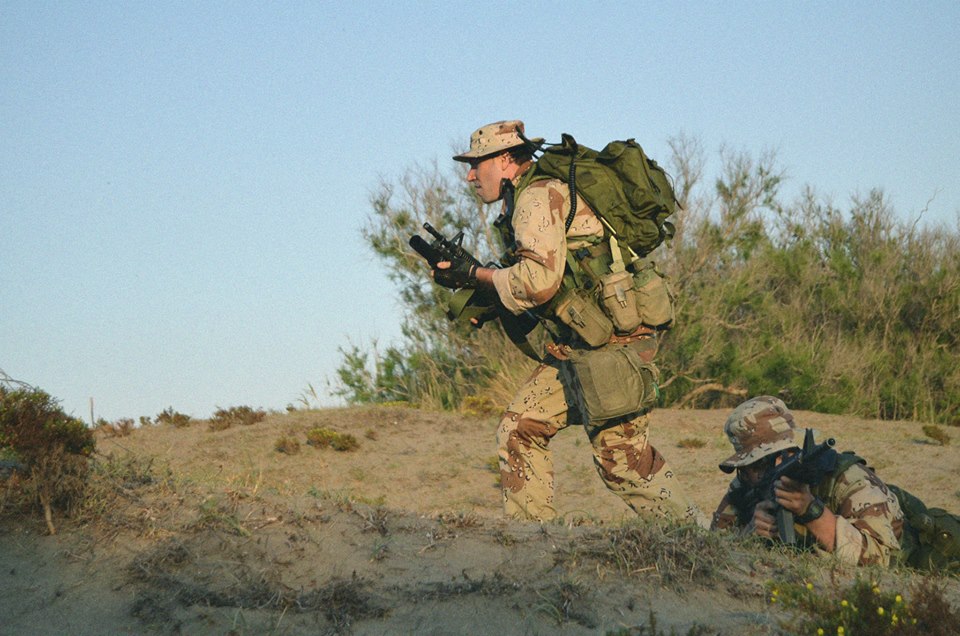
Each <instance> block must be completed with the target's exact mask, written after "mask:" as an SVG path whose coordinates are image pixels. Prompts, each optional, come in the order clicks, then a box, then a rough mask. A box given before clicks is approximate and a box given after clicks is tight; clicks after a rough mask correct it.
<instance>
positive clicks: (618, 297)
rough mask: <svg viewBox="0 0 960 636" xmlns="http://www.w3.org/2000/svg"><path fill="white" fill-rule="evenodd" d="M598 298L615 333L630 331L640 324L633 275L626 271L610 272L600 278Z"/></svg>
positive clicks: (638, 303)
mask: <svg viewBox="0 0 960 636" xmlns="http://www.w3.org/2000/svg"><path fill="white" fill-rule="evenodd" d="M600 289H601V290H602V291H601V295H600V300H601V304H602V305H603V309H604V312H605V313H606V314H607V316H609V317H610V320H611V322H613V327H614V329H616V331H617V333H620V334H628V333H632V332H633V331H634V330H635V329H636V328H637V327H639V326H640V314H639V313H638V311H637V310H638V308H639V305H640V301H639V299H638V298H637V290H636V289H634V287H633V275H632V274H631V273H630V272H627V271H619V272H611V273H609V274H607V275H606V276H604V277H603V278H601V279H600Z"/></svg>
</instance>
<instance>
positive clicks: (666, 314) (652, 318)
mask: <svg viewBox="0 0 960 636" xmlns="http://www.w3.org/2000/svg"><path fill="white" fill-rule="evenodd" d="M633 285H634V289H635V290H636V292H637V296H636V297H637V313H638V314H639V315H640V320H641V322H643V324H645V325H646V326H648V327H653V328H666V327H668V326H670V324H671V323H672V322H673V318H674V314H673V293H672V292H671V291H670V287H669V286H668V285H667V281H666V280H664V277H663V274H661V273H660V272H659V271H657V267H656V265H654V263H653V261H649V262H648V263H646V264H645V265H644V266H643V268H641V269H640V270H638V271H637V272H636V273H635V274H634V275H633Z"/></svg>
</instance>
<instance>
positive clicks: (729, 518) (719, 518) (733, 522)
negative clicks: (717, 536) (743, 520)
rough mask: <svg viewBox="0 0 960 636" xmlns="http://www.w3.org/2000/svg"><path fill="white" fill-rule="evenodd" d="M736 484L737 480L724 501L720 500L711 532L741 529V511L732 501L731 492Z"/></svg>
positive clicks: (711, 524)
mask: <svg viewBox="0 0 960 636" xmlns="http://www.w3.org/2000/svg"><path fill="white" fill-rule="evenodd" d="M736 483H737V482H736V480H734V482H733V483H731V485H730V488H729V489H728V490H727V494H725V495H724V496H723V499H721V500H720V505H718V506H717V509H716V511H714V513H713V520H712V521H711V522H710V529H711V530H735V529H737V528H738V527H739V525H740V520H739V519H740V517H739V511H738V510H737V507H736V506H734V505H733V503H732V502H731V500H730V492H731V491H732V490H733V489H734V487H735V486H734V484H736Z"/></svg>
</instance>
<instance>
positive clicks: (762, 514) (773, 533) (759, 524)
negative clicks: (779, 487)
mask: <svg viewBox="0 0 960 636" xmlns="http://www.w3.org/2000/svg"><path fill="white" fill-rule="evenodd" d="M774 506H775V505H774V503H773V502H772V501H761V502H759V503H758V504H757V505H756V507H754V509H753V519H751V520H750V525H749V526H748V528H747V529H748V530H750V528H752V529H753V534H756V535H757V536H760V537H765V538H767V539H774V538H776V537H777V536H779V533H778V531H777V520H776V518H775V517H774V516H773V509H774Z"/></svg>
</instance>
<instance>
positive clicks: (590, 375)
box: [561, 341, 660, 422]
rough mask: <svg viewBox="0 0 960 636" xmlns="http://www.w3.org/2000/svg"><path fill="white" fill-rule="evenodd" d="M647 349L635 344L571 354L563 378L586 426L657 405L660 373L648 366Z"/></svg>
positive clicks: (642, 344)
mask: <svg viewBox="0 0 960 636" xmlns="http://www.w3.org/2000/svg"><path fill="white" fill-rule="evenodd" d="M645 348H646V343H643V342H642V341H641V342H636V341H635V342H631V343H627V344H610V345H607V346H606V347H603V348H601V349H594V350H590V351H576V350H574V351H571V352H570V356H569V360H567V361H566V363H565V364H564V366H563V367H561V374H562V376H564V378H565V380H566V381H567V383H568V384H569V385H570V386H571V387H572V388H573V390H574V392H575V394H576V397H577V400H578V401H579V406H580V408H581V409H582V410H583V417H584V422H597V421H601V420H609V419H612V418H615V417H621V416H623V415H629V414H631V413H640V412H642V411H645V410H647V409H650V408H652V407H653V406H654V405H655V404H656V402H657V399H658V397H659V395H660V390H659V388H658V387H657V381H658V380H659V377H660V373H659V371H658V370H657V367H656V366H654V365H653V364H652V363H650V362H644V360H643V358H642V355H643V353H644V351H645Z"/></svg>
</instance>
